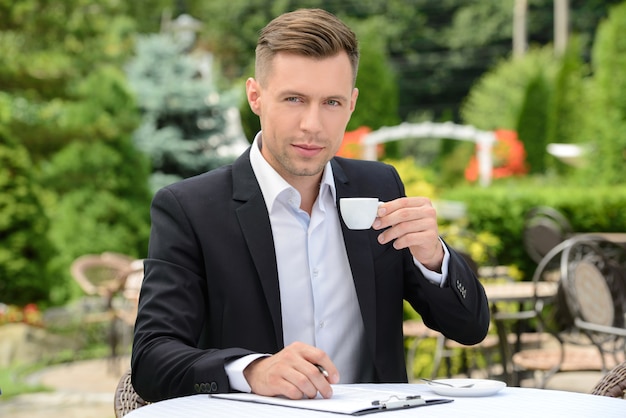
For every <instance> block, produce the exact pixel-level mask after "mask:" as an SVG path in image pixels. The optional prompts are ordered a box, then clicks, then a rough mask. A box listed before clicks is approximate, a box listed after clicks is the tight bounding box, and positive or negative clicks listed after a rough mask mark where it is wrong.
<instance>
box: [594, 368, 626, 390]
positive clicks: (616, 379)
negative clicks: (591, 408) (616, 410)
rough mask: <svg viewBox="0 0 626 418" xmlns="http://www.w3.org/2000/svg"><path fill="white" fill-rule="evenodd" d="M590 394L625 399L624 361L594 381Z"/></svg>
mask: <svg viewBox="0 0 626 418" xmlns="http://www.w3.org/2000/svg"><path fill="white" fill-rule="evenodd" d="M591 394H592V395H600V396H610V397H612V398H622V399H626V361H625V362H622V363H620V364H618V365H617V366H615V367H614V368H613V369H611V370H610V371H609V372H608V373H607V374H605V375H604V376H603V377H602V379H600V380H599V381H598V383H596V386H595V387H594V388H593V390H592V391H591Z"/></svg>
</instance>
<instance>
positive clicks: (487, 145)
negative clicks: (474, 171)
mask: <svg viewBox="0 0 626 418" xmlns="http://www.w3.org/2000/svg"><path fill="white" fill-rule="evenodd" d="M407 138H446V139H457V140H460V141H472V142H474V143H476V144H477V147H476V158H477V159H478V176H479V182H480V184H481V185H482V186H488V185H489V184H490V183H491V171H492V169H493V159H492V155H491V150H492V148H493V144H494V142H495V141H496V135H495V133H494V132H491V131H481V130H478V129H476V128H474V127H473V126H469V125H457V124H454V123H452V122H445V123H433V122H423V123H408V122H404V123H401V124H400V125H397V126H385V127H383V128H380V129H378V130H376V131H372V132H370V133H369V134H367V135H366V136H365V138H363V158H364V159H366V160H376V145H378V144H382V143H385V142H389V141H395V140H398V139H407Z"/></svg>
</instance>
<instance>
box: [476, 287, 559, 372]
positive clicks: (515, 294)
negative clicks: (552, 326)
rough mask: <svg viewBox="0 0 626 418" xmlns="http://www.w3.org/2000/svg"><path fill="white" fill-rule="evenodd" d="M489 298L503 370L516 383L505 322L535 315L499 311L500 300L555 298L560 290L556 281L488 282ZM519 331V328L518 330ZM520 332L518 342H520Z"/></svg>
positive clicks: (526, 312)
mask: <svg viewBox="0 0 626 418" xmlns="http://www.w3.org/2000/svg"><path fill="white" fill-rule="evenodd" d="M483 287H484V289H485V293H486V294H487V299H488V300H489V303H490V306H491V311H492V320H493V322H494V324H495V326H496V331H497V333H498V343H499V348H500V356H501V358H502V372H503V374H504V377H505V380H506V381H507V383H509V384H512V383H516V382H514V380H513V373H512V372H510V371H509V369H510V367H509V364H510V361H511V357H512V351H511V349H510V347H509V340H508V337H507V331H506V325H505V322H506V321H508V320H520V319H530V318H533V317H535V312H534V311H524V312H517V313H512V314H502V313H500V312H499V311H498V307H497V305H496V303H498V302H517V303H520V304H523V303H524V302H532V301H535V300H544V301H545V300H550V299H553V298H554V297H555V296H556V294H557V290H558V283H556V282H536V283H535V282H506V283H486V284H483ZM518 331H519V330H518ZM519 335H520V334H519V332H518V343H519Z"/></svg>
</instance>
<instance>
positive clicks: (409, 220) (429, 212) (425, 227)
mask: <svg viewBox="0 0 626 418" xmlns="http://www.w3.org/2000/svg"><path fill="white" fill-rule="evenodd" d="M373 228H374V229H376V230H380V229H385V228H388V229H386V230H385V231H383V232H382V233H381V234H380V235H379V236H378V241H379V242H380V243H381V244H386V243H388V242H391V241H394V240H395V242H394V248H396V249H401V248H407V247H410V246H413V245H418V246H419V245H424V244H429V243H431V242H433V240H438V239H439V233H438V226H437V212H436V211H435V208H434V207H433V206H432V204H431V202H430V199H428V198H425V197H409V198H400V199H396V200H392V201H389V202H385V203H383V204H382V205H381V206H380V207H379V208H378V217H377V218H376V220H375V221H374V225H373Z"/></svg>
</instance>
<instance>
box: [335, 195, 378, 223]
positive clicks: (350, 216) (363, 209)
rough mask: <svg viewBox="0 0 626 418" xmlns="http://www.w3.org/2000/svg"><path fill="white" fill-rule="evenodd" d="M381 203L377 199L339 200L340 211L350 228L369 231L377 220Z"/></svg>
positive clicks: (354, 198) (355, 198) (353, 198)
mask: <svg viewBox="0 0 626 418" xmlns="http://www.w3.org/2000/svg"><path fill="white" fill-rule="evenodd" d="M380 203H381V202H379V201H378V199H377V198H375V197H342V198H341V199H339V210H340V211H341V217H342V218H343V221H344V222H345V223H346V225H347V226H348V228H350V229H369V228H370V227H371V226H372V224H373V223H374V219H376V213H377V212H378V205H379V204H380Z"/></svg>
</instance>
